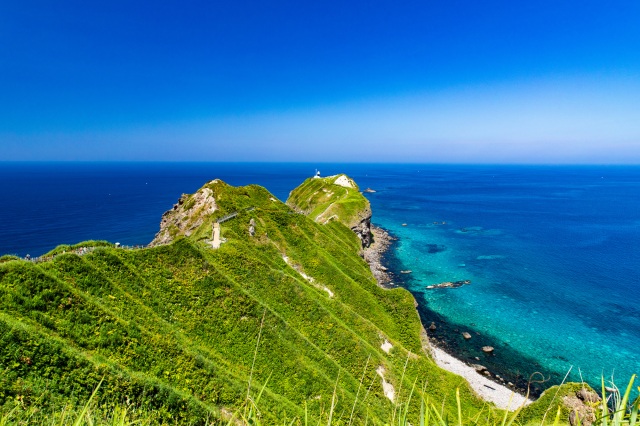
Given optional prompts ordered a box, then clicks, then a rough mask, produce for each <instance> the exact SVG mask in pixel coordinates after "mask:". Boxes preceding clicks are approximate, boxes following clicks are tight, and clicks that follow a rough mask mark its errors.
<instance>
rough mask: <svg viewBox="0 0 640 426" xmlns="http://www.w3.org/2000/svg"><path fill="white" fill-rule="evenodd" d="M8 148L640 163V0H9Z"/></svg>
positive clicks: (0, 50) (50, 155)
mask: <svg viewBox="0 0 640 426" xmlns="http://www.w3.org/2000/svg"><path fill="white" fill-rule="evenodd" d="M0 160H165V161H166V160H180V161H182V160H184V161H195V160H197V161H319V162H320V161H329V162H342V161H344V162H352V161H366V162H389V161H391V162H427V163H429V162H437V163H440V162H456V163H460V162H464V163H466V162H472V163H473V162H479V163H626V164H640V2H639V1H637V0H629V1H617V0H612V1H607V2H604V1H590V0H580V1H558V0H554V1H547V0H539V1H528V2H519V1H513V0H511V1H502V2H498V1H491V0H488V1H477V0H470V1H456V0H449V1H433V0H421V1H366V2H365V1H344V0H343V1H327V0H323V1H315V2H310V1H309V2H308V1H304V0H297V1H290V2H285V1H278V0H270V1H264V0H262V1H244V0H227V1H219V0H208V1H180V2H178V1H162V0H159V1H154V2H152V1H145V2H140V1H135V0H127V1H120V0H109V1H103V2H94V1H86V0H77V1H70V0H58V1H33V0H20V1H10V0H4V1H0Z"/></svg>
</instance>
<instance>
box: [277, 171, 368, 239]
mask: <svg viewBox="0 0 640 426" xmlns="http://www.w3.org/2000/svg"><path fill="white" fill-rule="evenodd" d="M287 205H288V206H290V207H291V208H293V209H294V210H296V211H298V212H300V213H303V214H305V215H307V216H308V217H310V218H311V219H312V220H314V221H315V222H317V223H320V224H327V223H328V222H330V221H333V220H335V221H338V222H340V223H342V224H343V225H345V226H347V227H349V228H350V229H351V230H353V231H354V232H355V233H356V235H357V236H358V238H360V241H361V243H362V247H369V245H370V244H371V206H370V204H369V200H367V199H366V198H365V197H364V196H363V195H362V194H361V193H360V190H359V188H358V185H357V184H356V183H355V182H354V181H353V179H351V178H349V177H348V176H347V175H344V174H340V175H335V176H328V177H325V178H319V177H316V178H310V179H307V180H305V181H304V182H303V183H302V184H301V185H300V186H299V187H297V188H296V189H294V190H293V191H291V193H290V194H289V198H288V199H287Z"/></svg>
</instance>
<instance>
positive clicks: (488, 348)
mask: <svg viewBox="0 0 640 426" xmlns="http://www.w3.org/2000/svg"><path fill="white" fill-rule="evenodd" d="M493 350H494V349H493V346H483V347H482V352H484V353H485V354H492V353H493Z"/></svg>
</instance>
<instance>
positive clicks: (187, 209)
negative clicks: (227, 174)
mask: <svg viewBox="0 0 640 426" xmlns="http://www.w3.org/2000/svg"><path fill="white" fill-rule="evenodd" d="M217 182H219V181H212V182H210V184H215V183H217ZM217 209H218V206H217V205H216V200H215V197H214V192H213V190H212V189H211V188H209V187H207V186H203V187H202V188H200V189H199V190H198V191H197V192H196V193H195V194H182V196H181V197H180V199H179V200H178V202H177V203H176V204H174V205H173V208H171V210H167V211H166V212H165V213H164V214H163V215H162V220H161V221H160V230H159V231H158V233H157V234H156V236H155V238H154V239H153V241H151V243H149V246H150V247H154V246H157V245H163V244H169V243H170V242H172V241H173V240H174V239H175V238H176V237H177V236H180V235H183V236H186V237H188V236H190V235H191V234H192V232H193V231H195V230H196V229H198V228H199V227H200V226H201V225H202V224H203V223H204V222H205V220H207V219H208V218H209V216H210V215H211V214H213V213H214V212H215V211H216V210H217Z"/></svg>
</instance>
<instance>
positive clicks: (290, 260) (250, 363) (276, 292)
mask: <svg viewBox="0 0 640 426" xmlns="http://www.w3.org/2000/svg"><path fill="white" fill-rule="evenodd" d="M341 176H344V175H341ZM341 176H338V177H332V178H319V179H309V180H307V181H305V182H304V183H303V184H302V185H301V186H300V187H299V188H298V189H296V190H294V191H293V192H292V193H291V196H290V198H289V200H288V204H289V205H287V204H285V203H283V202H282V201H280V200H277V199H276V198H275V197H274V196H273V195H271V194H270V193H269V192H268V191H267V190H266V189H264V188H262V187H260V186H257V185H249V186H245V187H232V186H229V185H227V184H226V183H224V182H222V181H220V180H214V181H211V182H208V183H207V184H205V185H204V186H203V187H202V188H201V189H200V190H198V191H197V192H196V193H195V194H191V195H184V196H183V197H181V198H180V200H179V202H178V203H177V204H176V205H175V206H174V207H173V208H172V209H171V210H169V211H168V212H167V213H165V215H164V216H163V218H162V225H161V230H160V232H159V233H158V236H157V237H156V239H155V240H154V242H153V244H151V246H150V247H147V248H137V249H127V248H119V247H115V246H113V245H111V244H108V243H104V242H86V243H80V244H78V245H76V246H64V247H59V248H57V249H55V250H53V251H52V252H51V253H50V254H49V256H48V257H47V256H45V259H44V260H43V261H40V262H33V261H26V260H23V259H19V258H15V257H3V258H2V262H1V263H0V373H1V374H0V419H3V422H7V423H23V424H27V423H32V422H45V421H46V422H47V423H49V419H54V421H57V420H55V419H58V420H59V419H60V418H61V417H63V415H62V414H61V413H65V412H69V411H71V412H72V413H73V412H74V411H73V410H79V409H81V408H82V407H84V406H85V405H87V401H90V404H89V405H90V409H91V410H92V413H94V414H93V415H94V416H95V418H96V419H103V418H105V419H108V418H110V417H109V416H113V413H120V412H122V410H123V409H124V410H127V412H128V413H133V414H131V415H133V416H134V418H137V417H136V416H139V418H140V419H143V420H144V421H145V422H147V423H170V424H228V423H229V422H230V421H231V422H232V423H233V422H236V420H237V419H238V417H239V416H238V414H237V413H240V412H246V410H247V407H249V406H250V407H251V410H253V411H252V413H253V414H252V415H253V417H252V418H255V419H259V420H260V421H261V422H262V423H263V424H283V423H284V424H308V423H311V424H318V422H322V424H374V425H375V424H388V423H390V422H396V423H397V419H399V418H400V417H402V418H403V419H405V421H406V420H408V421H410V422H411V424H419V421H420V420H419V419H420V416H421V411H422V412H424V406H425V402H428V403H429V404H434V406H435V407H437V410H436V411H437V412H438V415H441V416H443V419H444V420H443V421H448V420H447V419H449V420H451V419H458V418H461V417H458V416H460V415H461V416H462V417H463V418H465V419H474V421H473V422H474V423H480V424H496V423H499V422H500V421H501V419H502V413H501V412H500V411H499V410H495V409H490V408H488V406H487V404H486V403H484V402H483V401H482V400H480V399H479V398H478V397H477V396H475V394H474V393H473V392H472V391H471V389H470V388H469V387H468V385H467V383H466V382H465V381H464V379H462V378H461V377H459V376H456V375H453V374H451V373H448V372H446V371H444V370H442V369H440V368H438V367H437V366H436V365H435V363H434V362H433V360H432V358H431V356H430V354H429V351H428V343H427V342H426V341H425V339H424V335H423V329H422V326H421V324H420V321H419V318H418V315H417V313H416V310H415V306H414V300H413V297H412V296H411V295H410V294H409V292H407V291H405V290H403V289H393V290H386V289H383V288H381V287H379V286H378V285H377V282H376V281H375V279H374V278H373V275H372V274H371V271H370V270H369V266H368V264H367V263H366V262H365V261H364V260H363V259H362V257H361V256H360V254H361V251H362V248H363V244H364V241H363V240H362V237H360V238H359V237H358V235H359V234H357V233H354V232H353V230H352V228H357V229H360V230H361V231H362V230H363V229H364V228H363V224H364V225H366V226H368V220H369V219H370V217H371V210H370V207H369V204H368V202H367V200H366V199H365V198H364V197H363V196H362V194H360V192H359V191H358V188H357V185H355V182H353V181H352V180H351V179H349V178H348V177H346V176H344V178H342V177H341ZM332 179H333V180H332ZM338 179H340V180H339V181H338V182H337V183H336V180H338ZM217 226H219V232H220V241H221V245H220V247H219V248H217V249H214V248H213V247H212V242H211V240H212V238H213V236H212V233H213V229H214V227H217ZM96 389H97V392H96V394H95V396H94V397H91V395H92V393H93V392H94V390H96ZM570 391H571V392H572V390H570ZM563 392H569V391H566V389H565V390H563ZM258 396H259V401H258ZM558 401H559V400H558V399H556V400H554V401H553V402H548V401H547V402H546V403H545V404H546V405H544V407H542V408H541V407H540V405H536V404H532V405H531V406H529V407H527V409H526V410H527V412H526V413H523V416H524V417H523V419H526V421H539V420H540V419H541V417H542V415H544V413H546V412H548V410H549V409H551V410H552V415H551V416H554V415H555V407H557V405H558ZM554 404H555V405H554ZM243 410H245V411H243ZM563 410H564V411H563V412H562V414H563V419H564V420H565V421H566V419H567V418H568V417H567V416H568V414H569V411H568V410H567V409H566V408H564V409H563ZM136 413H138V414H136ZM71 417H72V416H71ZM60 423H64V419H63V420H62V421H61V422H60ZM240 423H242V422H240Z"/></svg>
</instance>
